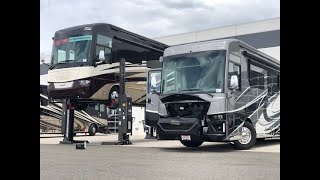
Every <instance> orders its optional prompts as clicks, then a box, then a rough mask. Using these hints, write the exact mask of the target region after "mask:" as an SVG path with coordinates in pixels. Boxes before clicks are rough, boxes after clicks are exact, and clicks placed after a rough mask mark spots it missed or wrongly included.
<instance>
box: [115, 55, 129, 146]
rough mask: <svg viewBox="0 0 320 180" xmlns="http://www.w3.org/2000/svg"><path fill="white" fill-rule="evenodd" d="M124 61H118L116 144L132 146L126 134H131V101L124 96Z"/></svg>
mask: <svg viewBox="0 0 320 180" xmlns="http://www.w3.org/2000/svg"><path fill="white" fill-rule="evenodd" d="M125 63H126V61H125V59H124V58H121V60H120V79H119V80H120V89H119V103H118V105H119V126H118V142H117V143H116V144H121V145H123V144H132V143H131V141H130V140H129V135H128V133H131V134H132V102H131V101H132V99H131V98H130V97H127V96H126V92H125V84H126V72H125V66H126V64H125Z"/></svg>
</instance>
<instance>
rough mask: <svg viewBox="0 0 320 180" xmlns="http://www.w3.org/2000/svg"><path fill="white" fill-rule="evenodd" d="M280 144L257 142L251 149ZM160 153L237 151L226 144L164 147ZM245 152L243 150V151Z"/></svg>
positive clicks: (275, 141) (277, 142) (265, 141)
mask: <svg viewBox="0 0 320 180" xmlns="http://www.w3.org/2000/svg"><path fill="white" fill-rule="evenodd" d="M279 144H280V139H270V140H264V141H257V142H256V144H255V146H254V147H253V148H252V149H255V148H261V147H268V146H273V145H279ZM160 149H161V150H162V151H167V152H188V153H190V152H191V153H192V152H195V153H197V152H232V151H239V150H235V149H234V148H233V147H232V146H231V144H230V143H228V142H226V143H223V144H206V145H202V146H199V147H195V148H194V147H184V146H183V147H174V148H170V147H165V148H160ZM252 149H250V150H252ZM244 151H245V150H244ZM239 152H240V151H239Z"/></svg>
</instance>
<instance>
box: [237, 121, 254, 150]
mask: <svg viewBox="0 0 320 180" xmlns="http://www.w3.org/2000/svg"><path fill="white" fill-rule="evenodd" d="M256 140H257V134H256V130H255V129H254V127H253V125H252V124H251V123H250V122H248V121H245V122H244V124H243V127H242V134H241V139H240V140H237V141H234V142H233V143H234V144H233V147H234V148H235V149H239V150H246V149H250V148H252V147H253V146H254V144H255V143H256Z"/></svg>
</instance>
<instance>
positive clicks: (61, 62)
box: [49, 60, 73, 70]
mask: <svg viewBox="0 0 320 180" xmlns="http://www.w3.org/2000/svg"><path fill="white" fill-rule="evenodd" d="M71 61H73V60H65V61H60V62H58V63H56V64H52V65H51V66H50V67H49V69H50V70H51V69H53V68H54V67H56V66H57V65H58V64H65V63H67V62H71Z"/></svg>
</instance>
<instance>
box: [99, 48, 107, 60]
mask: <svg viewBox="0 0 320 180" xmlns="http://www.w3.org/2000/svg"><path fill="white" fill-rule="evenodd" d="M105 59H106V57H105V56H104V50H101V51H100V52H99V60H100V61H104V60H105Z"/></svg>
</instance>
